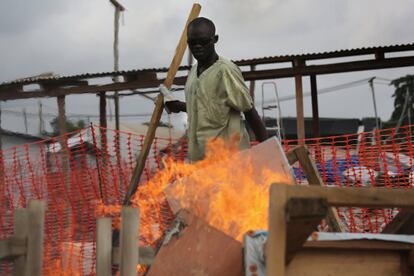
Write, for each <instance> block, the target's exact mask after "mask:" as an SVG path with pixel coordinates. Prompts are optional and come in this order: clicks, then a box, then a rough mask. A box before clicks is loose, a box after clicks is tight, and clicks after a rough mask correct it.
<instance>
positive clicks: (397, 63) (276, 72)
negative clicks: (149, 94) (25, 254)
mask: <svg viewBox="0 0 414 276" xmlns="http://www.w3.org/2000/svg"><path fill="white" fill-rule="evenodd" d="M249 65H250V64H249ZM406 66H414V56H407V57H396V58H385V59H383V60H380V59H379V60H376V59H373V60H362V61H351V62H339V63H331V64H322V65H306V66H303V67H291V68H280V69H267V70H255V71H244V72H242V74H243V77H244V79H245V80H246V81H251V80H266V79H277V78H291V77H294V76H297V75H302V76H309V75H323V74H334V73H344V72H353V71H355V72H356V71H365V70H377V69H387V68H398V67H406ZM186 79H187V77H186V76H180V77H176V78H175V79H174V84H176V85H184V84H185V82H186ZM163 82H164V80H163V79H160V80H158V79H157V80H150V79H147V80H135V81H131V82H129V81H127V82H120V83H109V84H103V85H84V86H76V87H66V88H65V87H61V88H55V89H51V90H43V89H42V90H34V91H22V90H21V88H20V87H21V84H13V85H4V86H0V101H6V100H15V99H28V98H41V97H57V96H61V95H72V94H86V93H93V94H96V93H99V92H105V91H121V90H134V89H140V88H156V87H158V86H159V85H160V84H161V83H163Z"/></svg>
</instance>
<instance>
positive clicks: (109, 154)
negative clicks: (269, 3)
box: [0, 126, 414, 275]
mask: <svg viewBox="0 0 414 276" xmlns="http://www.w3.org/2000/svg"><path fill="white" fill-rule="evenodd" d="M143 141H144V137H143V136H142V135H137V134H133V133H127V132H121V131H114V130H111V129H104V128H100V127H96V126H91V127H89V128H86V129H83V130H80V131H76V132H73V133H68V134H66V135H65V136H61V137H55V138H52V139H49V140H44V141H41V142H36V143H32V144H25V145H22V146H18V147H14V148H10V149H6V150H3V151H2V152H1V156H0V158H1V161H2V162H0V171H1V172H2V176H3V177H2V178H1V179H0V181H1V183H2V185H1V186H0V188H1V191H0V192H1V193H0V196H1V197H2V198H1V202H2V204H1V205H0V214H1V215H0V239H5V238H8V237H9V236H10V235H11V234H12V232H13V211H14V210H15V209H16V208H22V207H26V204H27V202H28V200H29V199H43V200H45V201H46V202H47V212H46V219H45V224H46V225H45V247H44V274H45V275H94V271H95V250H96V245H95V232H96V228H95V224H96V218H97V217H99V216H102V215H103V214H106V215H108V214H112V213H113V214H114V216H116V214H117V212H118V211H119V208H118V207H116V206H119V205H120V204H122V200H123V197H124V195H125V193H126V189H127V187H128V185H129V180H130V178H131V174H132V171H133V168H134V166H135V160H136V157H137V156H138V154H139V152H140V150H141V147H142V144H143ZM305 142H306V144H307V146H308V147H309V150H310V152H311V154H312V157H313V159H314V160H315V161H316V166H317V168H318V170H319V172H320V174H321V177H322V179H323V181H324V183H325V184H326V185H336V186H354V187H363V186H374V187H380V186H381V187H406V188H409V187H411V186H412V185H413V184H412V183H413V181H414V180H413V177H414V173H413V162H414V159H413V158H414V156H413V149H412V132H411V126H405V127H401V128H400V129H399V130H398V133H397V132H396V130H395V129H387V130H381V131H376V132H369V133H360V134H358V135H357V134H354V135H345V136H338V137H328V138H326V137H324V138H317V139H307V140H306V141H305ZM297 143H298V141H296V140H285V141H283V142H282V145H283V147H284V149H285V150H286V151H288V150H289V149H291V148H293V147H294V146H296V145H297ZM186 152H187V143H186V139H185V138H184V137H183V138H181V139H161V138H156V139H155V140H154V143H153V145H152V148H151V151H150V154H149V157H148V159H147V163H146V167H145V170H144V173H143V176H142V178H141V181H142V182H143V183H144V182H147V181H148V180H149V179H150V178H151V177H152V176H153V175H154V174H155V173H156V172H157V171H159V170H161V169H162V168H163V166H164V163H163V160H165V157H173V158H175V159H176V160H180V161H184V160H185V159H186ZM293 167H294V168H293V171H294V173H295V177H296V179H297V181H298V183H303V182H306V178H305V177H304V174H303V172H302V170H301V168H300V166H299V165H298V164H295V165H294V166H293ZM148 201H151V202H154V206H156V207H157V208H156V209H157V210H154V214H152V218H151V220H148V221H150V222H151V224H152V225H151V229H153V231H150V232H151V233H149V232H145V233H144V234H142V235H141V236H140V242H141V244H142V245H144V246H151V245H154V244H155V243H156V242H157V240H159V239H160V238H161V236H160V235H159V233H163V231H164V229H165V227H166V226H168V225H169V223H170V221H171V219H172V218H173V217H172V213H171V211H170V210H169V207H168V205H167V204H165V202H163V201H162V200H160V199H159V198H151V196H150V195H149V196H148ZM397 212H398V210H397V209H379V210H377V209H367V208H339V215H340V217H341V219H342V221H343V222H344V224H345V226H346V228H347V230H348V231H349V232H379V231H381V229H382V228H383V227H384V225H385V224H386V223H388V222H389V221H390V220H391V219H392V218H393V216H395V214H396V213H397ZM145 219H146V218H141V220H143V221H142V223H143V224H144V225H142V226H141V228H145V223H146V222H145ZM115 223H116V221H115ZM155 228H157V229H155ZM154 233H158V235H156V234H154ZM0 271H1V273H2V274H11V271H12V265H11V264H9V263H2V264H1V266H0Z"/></svg>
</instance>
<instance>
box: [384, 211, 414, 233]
mask: <svg viewBox="0 0 414 276" xmlns="http://www.w3.org/2000/svg"><path fill="white" fill-rule="evenodd" d="M382 233H384V234H404V235H414V212H413V211H410V210H405V209H402V210H401V211H400V212H399V213H398V214H397V215H396V216H395V218H394V219H393V220H392V221H390V222H389V223H388V224H387V225H386V226H385V227H384V229H383V230H382Z"/></svg>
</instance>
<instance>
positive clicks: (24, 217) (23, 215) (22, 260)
mask: <svg viewBox="0 0 414 276" xmlns="http://www.w3.org/2000/svg"><path fill="white" fill-rule="evenodd" d="M13 229H14V233H13V238H15V239H19V240H24V241H26V238H27V235H28V232H29V227H28V212H27V210H26V209H16V210H14V214H13ZM26 250H27V248H26ZM25 268H26V254H24V255H22V256H20V257H17V258H16V259H15V260H14V273H13V275H16V276H23V275H24V271H25Z"/></svg>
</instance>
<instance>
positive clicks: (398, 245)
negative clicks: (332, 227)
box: [303, 240, 412, 251]
mask: <svg viewBox="0 0 414 276" xmlns="http://www.w3.org/2000/svg"><path fill="white" fill-rule="evenodd" d="M314 248H325V249H355V248H358V249H361V250H398V251H410V250H411V249H412V245H411V244H408V243H402V242H393V241H381V240H346V241H307V242H305V243H304V244H303V250H306V249H310V250H311V249H314Z"/></svg>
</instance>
